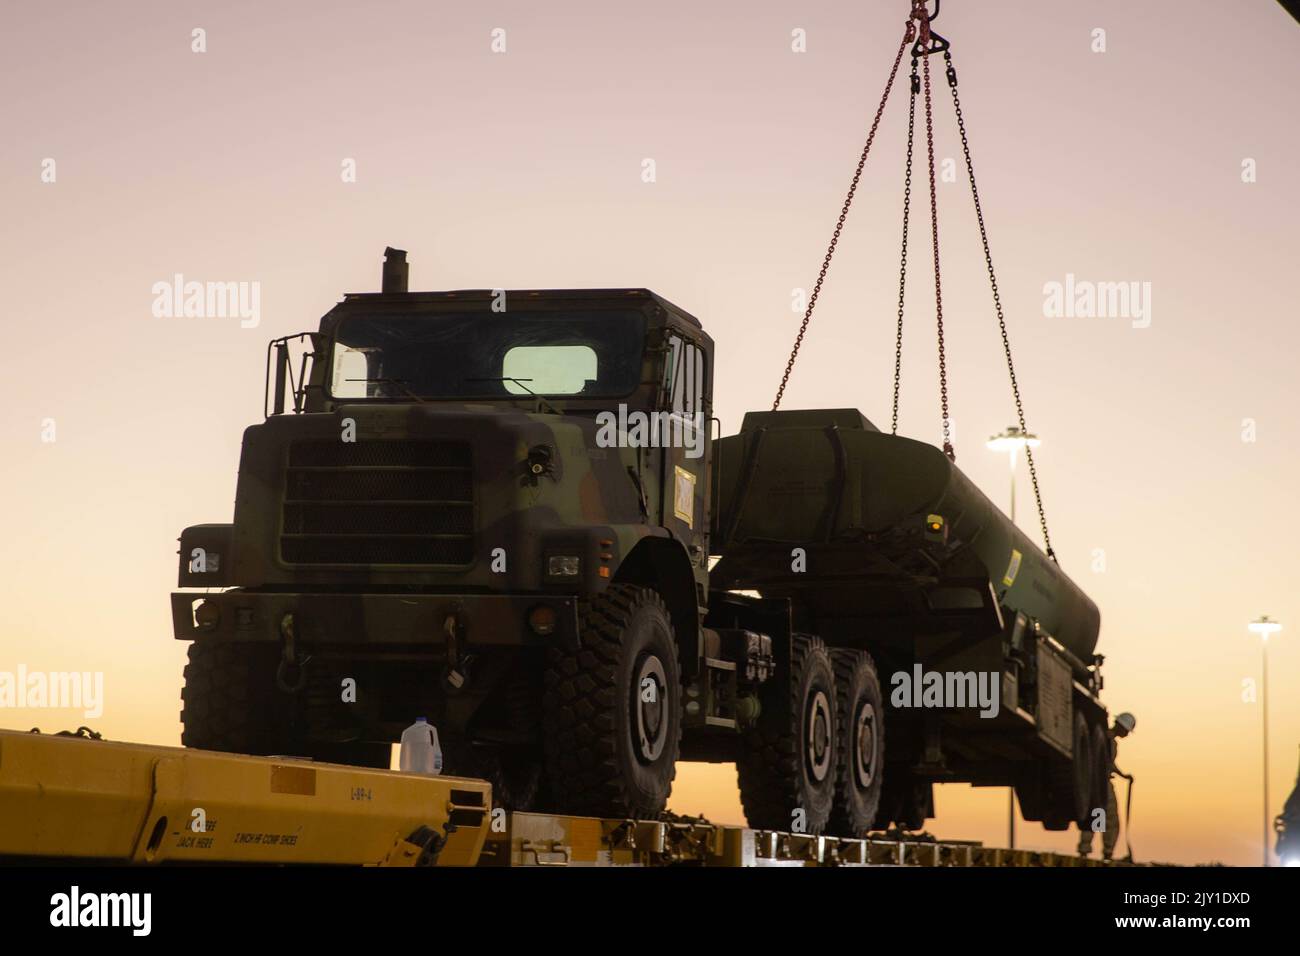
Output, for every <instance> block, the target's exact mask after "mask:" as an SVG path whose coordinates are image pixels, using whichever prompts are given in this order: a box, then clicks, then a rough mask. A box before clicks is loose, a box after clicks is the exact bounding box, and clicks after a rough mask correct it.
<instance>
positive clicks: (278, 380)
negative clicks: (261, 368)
mask: <svg viewBox="0 0 1300 956" xmlns="http://www.w3.org/2000/svg"><path fill="white" fill-rule="evenodd" d="M288 369H289V343H287V342H277V343H276V345H275V398H274V399H273V400H272V406H271V414H272V415H283V414H284V380H285V377H286V374H287V373H288Z"/></svg>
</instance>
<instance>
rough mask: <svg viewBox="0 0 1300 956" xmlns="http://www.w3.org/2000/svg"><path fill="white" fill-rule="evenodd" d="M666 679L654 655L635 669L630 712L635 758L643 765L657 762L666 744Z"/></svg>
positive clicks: (645, 659) (643, 660) (647, 657)
mask: <svg viewBox="0 0 1300 956" xmlns="http://www.w3.org/2000/svg"><path fill="white" fill-rule="evenodd" d="M667 688H668V678H667V677H666V676H665V674H664V665H663V663H662V662H661V661H660V660H659V658H658V657H656V656H655V655H654V654H650V655H647V656H646V657H645V658H643V659H642V661H641V666H640V667H638V668H637V669H636V678H635V680H634V681H633V684H632V695H633V696H632V700H633V705H632V713H633V716H634V718H635V721H634V723H635V741H634V742H635V743H636V746H637V757H638V758H639V759H640V760H641V761H642V762H644V763H652V762H653V761H655V760H658V759H659V755H660V754H662V753H663V751H664V744H665V743H666V742H667V736H668V735H667V733H666V731H667V727H666V726H665V725H666V724H667V721H666V720H664V715H665V714H666V713H667V707H666V701H665V700H664V694H665V693H666V692H667Z"/></svg>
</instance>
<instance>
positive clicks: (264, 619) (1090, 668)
mask: <svg viewBox="0 0 1300 956" xmlns="http://www.w3.org/2000/svg"><path fill="white" fill-rule="evenodd" d="M295 343H302V346H303V348H302V349H301V352H300V354H296V355H295V354H294V353H293V346H294V344H295ZM713 374H714V347H713V342H712V340H711V339H710V337H709V336H708V334H707V333H706V332H705V331H704V329H703V327H702V326H701V324H700V323H699V321H698V320H696V319H695V318H694V317H692V316H690V315H689V314H687V313H686V312H684V311H683V310H682V309H680V308H678V307H676V306H674V305H672V304H671V303H669V302H667V301H666V300H664V299H662V298H660V297H659V296H657V295H655V294H654V293H652V292H649V291H647V290H644V289H594V290H521V291H503V290H477V291H474V290H471V291H457V292H433V293H410V292H408V291H407V289H406V262H405V253H402V252H400V251H398V250H389V254H388V258H387V261H386V262H385V267H384V283H383V291H382V292H380V293H377V294H376V293H366V294H350V295H347V296H346V297H345V298H344V299H343V300H342V301H341V302H340V303H339V304H338V305H337V306H335V307H334V308H333V309H332V310H330V311H329V312H328V313H327V314H326V315H325V316H324V317H323V318H322V319H321V321H320V324H319V328H318V329H317V330H315V331H312V332H306V333H302V334H301V335H299V336H289V337H286V338H282V339H278V340H276V341H274V342H272V343H271V345H270V347H269V349H268V361H267V383H268V386H269V401H268V405H267V408H266V412H267V414H266V415H265V420H264V421H262V422H260V423H258V424H255V425H253V426H251V427H250V428H249V429H247V431H246V432H245V434H244V442H243V448H242V452H241V458H240V465H239V474H238V483H237V488H236V496H235V510H234V518H233V521H232V522H231V523H228V524H205V525H197V526H194V527H190V528H187V529H185V530H184V532H182V534H181V538H180V542H181V547H180V567H179V580H180V585H181V590H179V591H177V592H175V593H174V594H173V596H172V609H173V621H174V633H175V636H176V637H177V638H178V639H181V640H185V641H189V642H191V643H190V647H189V663H188V665H187V666H186V669H185V687H184V691H183V694H182V697H183V709H182V715H181V716H182V720H183V724H184V732H183V738H182V739H183V742H184V743H185V744H186V745H187V746H190V747H198V748H204V749H208V750H225V751H234V752H239V753H250V754H289V755H303V756H311V757H316V758H321V759H328V760H335V761H342V762H351V763H355V764H359V765H363V766H386V765H387V761H388V755H389V747H390V744H391V743H392V742H393V741H394V740H396V739H397V736H398V735H399V734H400V733H401V730H402V728H403V727H405V726H406V725H408V724H409V723H410V722H411V720H412V719H414V717H416V716H419V715H424V716H427V717H428V718H429V720H430V721H432V722H433V723H434V724H435V725H436V726H437V727H438V731H439V737H440V740H441V743H442V746H443V750H444V757H445V762H446V767H445V770H446V772H449V773H453V774H457V775H463V776H477V777H486V778H487V779H489V780H490V781H491V782H492V784H493V793H494V799H495V800H496V801H497V802H498V803H500V804H503V805H505V806H507V807H509V808H511V809H528V808H534V809H546V810H550V811H554V812H568V813H587V814H593V815H603V816H616V817H618V816H626V817H643V818H644V817H650V816H653V815H655V814H656V813H659V812H660V811H662V810H663V809H664V807H665V804H666V802H667V799H668V795H669V791H670V789H671V785H672V781H673V778H674V774H675V767H676V763H677V761H678V760H679V759H682V760H704V761H717V762H734V763H735V764H736V765H737V768H738V777H739V783H740V791H741V796H742V800H743V803H744V806H745V810H746V814H747V816H748V818H749V822H750V824H751V825H753V826H758V827H763V828H767V829H774V830H794V831H795V832H804V833H818V832H834V833H837V834H840V835H846V836H848V835H860V834H862V833H864V832H866V831H868V830H870V829H873V828H885V827H888V826H890V825H891V824H899V825H902V826H904V827H907V828H917V827H920V826H921V825H922V824H923V822H924V820H925V818H926V817H928V816H930V815H932V813H933V802H932V798H931V796H930V794H931V787H932V784H933V783H935V782H945V781H968V782H971V783H975V784H980V785H1001V786H1014V787H1015V788H1016V790H1017V792H1018V794H1019V797H1020V801H1021V806H1022V810H1023V812H1024V815H1025V817H1026V818H1028V819H1031V820H1041V821H1042V822H1043V823H1044V825H1046V826H1048V827H1052V828H1064V827H1066V826H1068V825H1069V823H1070V822H1071V821H1072V820H1073V821H1087V820H1088V817H1089V814H1090V812H1091V811H1092V810H1093V809H1094V808H1098V807H1102V806H1104V805H1105V801H1104V799H1103V798H1102V797H1101V795H1100V793H1104V782H1105V773H1106V770H1107V769H1108V763H1107V761H1108V756H1107V755H1108V753H1109V751H1108V749H1107V748H1106V746H1105V739H1104V727H1105V712H1104V709H1103V707H1102V705H1101V702H1100V700H1099V698H1098V692H1099V690H1100V687H1101V679H1100V675H1099V670H1098V665H1099V663H1100V658H1097V657H1094V656H1093V645H1094V643H1095V640H1096V635H1097V623H1098V619H1097V611H1096V608H1095V607H1094V606H1093V605H1092V604H1091V602H1089V601H1088V599H1087V598H1086V597H1085V596H1083V595H1082V593H1081V592H1079V591H1078V589H1077V588H1075V587H1074V585H1073V584H1071V583H1070V582H1069V580H1068V579H1067V578H1065V577H1064V576H1063V575H1062V574H1061V573H1060V572H1059V571H1058V570H1057V569H1056V568H1055V566H1054V565H1052V564H1050V563H1049V562H1047V561H1046V560H1045V559H1044V558H1043V556H1042V554H1041V552H1039V551H1038V550H1037V549H1036V548H1035V547H1034V546H1033V545H1032V544H1031V543H1030V542H1029V541H1028V540H1027V539H1025V538H1024V536H1023V535H1021V534H1020V533H1019V532H1018V531H1017V530H1016V529H1015V528H1014V527H1013V526H1012V525H1011V523H1010V522H1009V521H1007V520H1006V519H1005V518H1004V517H1003V516H1002V515H1001V514H1000V513H999V512H998V511H997V509H996V508H994V507H993V506H992V505H991V504H989V502H988V501H987V499H985V498H984V497H983V496H982V495H981V494H980V493H979V492H978V490H977V489H975V488H974V486H973V485H971V484H970V482H969V481H968V480H967V479H966V478H965V477H964V476H962V475H961V473H960V472H959V471H957V470H956V469H955V468H954V467H952V466H951V464H950V463H949V462H948V461H947V459H945V458H944V457H943V455H942V454H941V453H939V452H938V451H937V450H935V449H933V448H930V447H929V446H927V445H925V444H923V443H919V442H913V441H909V440H907V439H903V438H894V437H892V436H886V435H881V434H880V433H878V432H876V431H875V430H874V429H872V428H871V427H870V426H869V424H868V423H867V422H866V421H865V419H863V418H862V416H861V415H859V414H858V413H856V412H852V411H842V410H839V411H837V410H830V411H803V412H782V413H775V414H767V415H751V416H749V417H747V419H746V421H745V425H744V427H743V428H742V431H741V433H740V434H739V435H736V436H731V437H728V438H725V439H721V440H718V441H715V440H714V438H713V437H712V434H711V432H712V429H711V422H712V419H713V393H712V383H713ZM711 558H717V559H718V560H717V565H716V567H714V568H713V569H712V570H711V569H710V564H711ZM1099 791H1100V793H1099Z"/></svg>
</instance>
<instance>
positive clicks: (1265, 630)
mask: <svg viewBox="0 0 1300 956" xmlns="http://www.w3.org/2000/svg"><path fill="white" fill-rule="evenodd" d="M1246 626H1247V628H1249V630H1250V631H1251V633H1253V634H1258V635H1259V638H1260V648H1261V650H1262V658H1261V665H1262V666H1261V674H1260V676H1261V677H1262V678H1263V693H1262V694H1261V695H1260V703H1261V707H1260V709H1261V711H1262V712H1263V713H1262V715H1261V722H1262V724H1263V731H1264V754H1263V756H1264V780H1263V783H1264V865H1265V866H1268V865H1269V860H1270V857H1269V850H1268V832H1269V826H1268V824H1269V820H1268V636H1269V635H1270V634H1276V633H1277V632H1278V631H1280V630H1282V625H1281V624H1279V623H1278V622H1277V621H1274V620H1272V619H1271V618H1270V617H1269V616H1268V615H1267V614H1265V615H1262V616H1261V617H1258V618H1256V619H1255V620H1253V621H1251V622H1250V623H1249V624H1248V625H1246Z"/></svg>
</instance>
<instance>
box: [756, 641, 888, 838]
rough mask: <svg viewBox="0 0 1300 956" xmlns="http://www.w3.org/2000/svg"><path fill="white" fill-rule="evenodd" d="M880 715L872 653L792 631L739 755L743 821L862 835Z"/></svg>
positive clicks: (874, 780) (879, 759)
mask: <svg viewBox="0 0 1300 956" xmlns="http://www.w3.org/2000/svg"><path fill="white" fill-rule="evenodd" d="M883 716H884V709H883V706H882V700H881V694H880V681H879V679H878V677H877V675H876V670H875V665H874V664H873V662H872V660H871V657H870V656H869V655H868V654H866V653H863V652H861V651H852V650H844V649H833V650H832V649H828V648H827V647H826V645H825V644H824V643H823V642H822V640H821V639H820V638H817V637H813V636H811V635H806V634H796V635H793V637H792V646H791V649H790V666H789V670H788V673H785V674H783V673H782V669H780V668H778V671H777V673H776V675H775V676H774V678H773V679H772V680H771V681H770V682H769V684H768V685H767V687H766V688H765V692H764V694H763V697H762V713H761V715H760V717H759V720H758V723H757V725H756V726H755V727H753V728H751V729H750V730H748V731H746V732H745V734H744V735H743V739H742V741H741V752H740V755H739V757H738V758H737V761H736V770H737V776H738V778H739V782H740V799H741V803H742V805H743V806H744V809H745V818H746V819H747V820H748V821H749V825H750V826H752V827H757V828H760V829H765V830H790V831H793V832H796V833H814V834H815V833H823V832H833V833H835V834H836V835H839V836H861V835H863V834H865V833H866V832H867V831H868V830H869V829H870V828H871V825H872V823H873V822H874V821H875V817H876V811H877V808H878V806H879V803H880V792H881V785H882V783H883V773H882V769H883V766H884V720H883Z"/></svg>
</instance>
